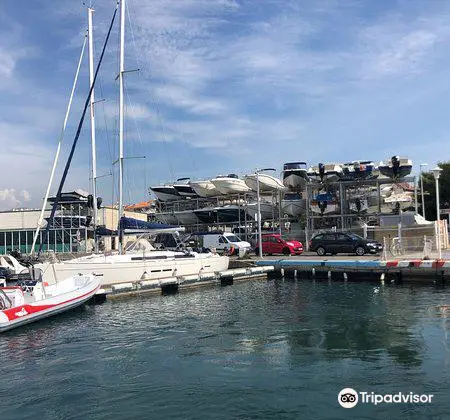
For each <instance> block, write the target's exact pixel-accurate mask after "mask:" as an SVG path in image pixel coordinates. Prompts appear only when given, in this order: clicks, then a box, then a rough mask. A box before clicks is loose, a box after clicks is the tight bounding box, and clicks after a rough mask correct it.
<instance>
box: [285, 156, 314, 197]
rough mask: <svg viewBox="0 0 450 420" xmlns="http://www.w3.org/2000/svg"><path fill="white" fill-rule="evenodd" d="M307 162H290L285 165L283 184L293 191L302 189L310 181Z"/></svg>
mask: <svg viewBox="0 0 450 420" xmlns="http://www.w3.org/2000/svg"><path fill="white" fill-rule="evenodd" d="M308 181H309V177H308V168H307V165H306V162H290V163H285V164H284V165H283V185H284V186H285V187H287V188H289V189H290V190H292V191H297V190H301V189H303V188H304V187H305V185H306V184H307V183H308Z"/></svg>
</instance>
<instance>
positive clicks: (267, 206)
mask: <svg viewBox="0 0 450 420" xmlns="http://www.w3.org/2000/svg"><path fill="white" fill-rule="evenodd" d="M246 210H247V214H248V215H249V216H250V218H251V219H252V220H258V219H257V214H258V202H254V203H248V204H247V206H246ZM259 210H260V212H261V220H266V219H274V218H276V217H278V210H277V209H276V206H275V205H274V204H273V203H269V202H267V201H263V200H261V201H260V202H259Z"/></svg>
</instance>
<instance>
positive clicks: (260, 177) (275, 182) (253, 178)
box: [244, 173, 287, 193]
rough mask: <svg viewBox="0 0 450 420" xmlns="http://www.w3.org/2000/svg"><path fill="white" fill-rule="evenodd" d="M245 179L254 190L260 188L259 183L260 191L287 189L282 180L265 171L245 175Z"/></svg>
mask: <svg viewBox="0 0 450 420" xmlns="http://www.w3.org/2000/svg"><path fill="white" fill-rule="evenodd" d="M244 181H245V183H246V184H247V186H248V187H249V188H250V189H252V190H253V191H257V190H258V183H259V191H260V193H264V192H274V191H285V190H287V188H286V187H285V186H284V185H283V182H282V181H280V180H279V179H278V178H275V177H274V176H272V175H268V174H265V173H258V174H256V173H255V174H251V175H246V176H245V177H244Z"/></svg>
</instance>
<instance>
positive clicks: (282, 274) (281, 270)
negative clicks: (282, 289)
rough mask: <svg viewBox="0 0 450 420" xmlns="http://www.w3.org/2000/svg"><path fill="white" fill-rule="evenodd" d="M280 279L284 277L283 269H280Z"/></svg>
mask: <svg viewBox="0 0 450 420" xmlns="http://www.w3.org/2000/svg"><path fill="white" fill-rule="evenodd" d="M280 273H281V277H284V268H282V269H280Z"/></svg>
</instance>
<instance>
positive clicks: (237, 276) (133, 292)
mask: <svg viewBox="0 0 450 420" xmlns="http://www.w3.org/2000/svg"><path fill="white" fill-rule="evenodd" d="M273 270H274V267H272V266H270V265H264V267H263V266H247V267H241V268H232V269H229V270H225V271H221V272H216V273H208V274H201V275H191V276H179V277H167V278H164V279H159V280H140V281H136V282H129V283H119V284H114V285H112V286H111V287H109V288H106V287H105V288H103V289H100V290H99V292H98V294H97V300H102V299H106V298H107V299H117V298H122V297H128V296H142V295H151V294H158V295H161V294H173V293H177V292H179V291H183V290H188V289H194V288H199V287H214V286H228V285H232V284H234V283H237V282H242V281H249V280H259V279H267V275H268V273H270V272H271V271H273Z"/></svg>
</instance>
